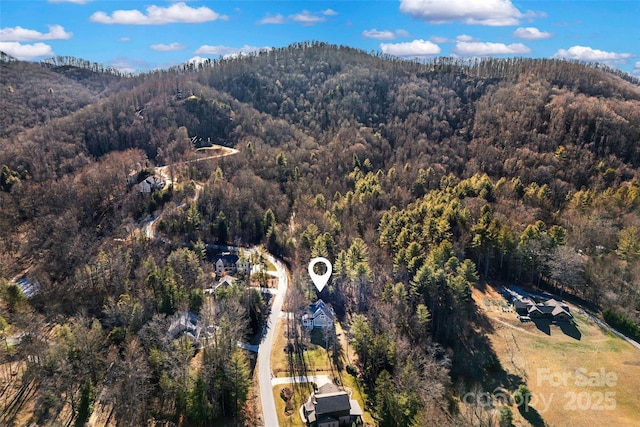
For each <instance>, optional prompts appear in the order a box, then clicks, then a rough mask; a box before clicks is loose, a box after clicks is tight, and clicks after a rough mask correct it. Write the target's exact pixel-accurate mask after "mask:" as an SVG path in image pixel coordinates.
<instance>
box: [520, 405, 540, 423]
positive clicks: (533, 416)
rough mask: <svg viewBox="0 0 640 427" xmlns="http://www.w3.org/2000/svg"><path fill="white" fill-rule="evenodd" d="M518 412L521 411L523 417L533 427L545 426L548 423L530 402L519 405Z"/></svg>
mask: <svg viewBox="0 0 640 427" xmlns="http://www.w3.org/2000/svg"><path fill="white" fill-rule="evenodd" d="M518 412H520V415H522V418H524V419H525V420H527V421H528V422H529V424H531V425H532V426H533V427H545V426H546V425H547V424H546V423H545V422H544V419H542V416H541V415H540V413H539V412H538V411H537V409H536V408H534V407H533V406H531V405H529V404H523V405H520V406H518Z"/></svg>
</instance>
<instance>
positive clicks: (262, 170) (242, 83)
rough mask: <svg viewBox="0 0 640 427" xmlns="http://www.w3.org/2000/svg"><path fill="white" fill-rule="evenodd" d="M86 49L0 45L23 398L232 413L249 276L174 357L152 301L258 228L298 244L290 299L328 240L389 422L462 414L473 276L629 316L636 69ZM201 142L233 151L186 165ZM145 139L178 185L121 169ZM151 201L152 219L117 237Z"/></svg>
mask: <svg viewBox="0 0 640 427" xmlns="http://www.w3.org/2000/svg"><path fill="white" fill-rule="evenodd" d="M83 64H84V63H83V62H82V61H78V62H77V63H74V65H67V64H66V63H65V65H63V66H60V65H59V64H51V63H49V64H28V63H23V62H3V63H0V67H1V73H0V90H1V91H2V96H0V106H1V108H2V110H1V114H0V117H1V119H0V120H1V126H0V165H1V166H0V167H1V168H2V171H1V176H0V190H1V191H0V278H1V279H2V282H3V287H4V296H3V304H2V306H0V310H2V311H1V314H2V318H3V319H4V320H5V322H3V323H2V324H3V325H5V324H6V325H7V326H3V330H4V331H7V332H3V337H4V338H5V339H6V337H8V336H10V332H8V331H10V330H12V329H13V330H14V331H21V332H24V331H29V332H28V333H29V336H30V337H32V338H31V339H30V340H28V341H29V342H28V343H26V344H22V345H20V346H17V347H16V348H15V350H14V351H11V352H5V353H3V357H5V358H6V359H5V360H13V361H15V362H16V363H17V361H19V360H22V361H24V362H25V365H24V366H23V367H22V369H24V376H25V377H26V378H38V382H37V387H36V389H37V392H34V393H35V397H34V399H35V401H36V402H37V404H36V408H38V410H37V411H35V413H34V415H33V421H34V422H39V423H42V422H44V420H47V419H50V418H51V417H54V416H55V414H56V413H59V412H60V411H61V410H62V409H61V408H64V407H71V408H73V414H74V416H76V418H77V419H79V420H82V419H83V418H82V417H86V416H88V415H84V414H86V412H82V411H84V410H85V409H84V408H85V407H84V406H82V405H83V404H84V403H83V402H85V400H87V399H88V401H91V402H93V400H95V399H97V395H96V392H99V393H100V394H101V395H102V397H103V398H104V399H107V397H109V398H110V399H111V402H112V403H115V404H116V408H117V410H116V413H115V415H114V416H115V417H116V418H117V419H118V420H120V422H122V423H126V421H123V420H136V421H135V422H136V423H142V422H143V421H144V420H147V419H150V418H152V417H155V418H156V419H171V420H173V421H175V422H182V423H185V424H188V423H189V422H191V423H192V424H193V425H206V423H207V422H210V421H211V420H213V419H219V418H221V417H240V416H241V415H242V414H240V411H238V410H237V409H230V408H232V405H231V404H230V402H231V401H232V400H233V399H236V398H238V396H237V395H236V394H235V393H236V392H237V389H235V388H234V387H233V385H234V384H232V383H231V380H230V379H229V378H228V377H227V376H225V375H226V374H225V373H228V372H229V366H230V365H229V364H230V363H231V361H230V358H229V357H225V355H227V356H228V355H229V354H232V353H233V354H234V355H236V352H234V351H233V350H232V349H229V348H226V347H224V345H227V344H228V343H229V342H231V343H235V342H236V341H237V340H238V339H241V338H243V337H245V336H247V335H250V334H251V333H253V332H255V331H256V330H257V329H258V327H259V326H258V325H257V324H256V321H257V319H258V320H259V315H258V314H257V313H260V312H261V310H264V309H265V308H264V302H263V301H261V300H259V298H258V297H257V296H256V295H253V294H251V293H250V292H249V293H247V292H244V293H243V292H241V291H238V292H235V293H234V292H229V295H227V296H226V299H225V300H224V301H222V302H220V304H219V306H218V308H217V309H216V310H217V311H216V314H215V316H214V317H215V322H217V323H216V324H220V325H228V326H229V327H228V328H226V329H224V331H225V332H224V334H221V335H224V336H223V337H221V339H220V342H219V343H216V344H215V345H213V346H212V348H213V349H214V350H211V351H205V352H204V356H203V357H205V358H207V359H206V360H208V361H210V362H211V363H209V364H208V365H207V366H209V368H208V369H206V370H197V372H198V373H197V374H194V375H190V376H188V375H187V374H186V371H184V370H186V368H185V366H184V360H187V361H188V360H190V358H191V356H193V354H192V353H193V351H194V350H193V349H192V348H190V347H189V346H187V345H185V344H184V343H181V342H180V343H179V342H178V341H176V342H175V343H166V342H164V341H163V340H162V339H161V335H162V332H161V331H162V330H163V328H164V327H165V325H166V322H168V321H169V320H168V319H170V316H172V315H174V313H176V312H178V311H180V310H181V309H185V308H187V307H190V308H191V309H192V310H196V311H197V310H200V308H201V307H200V305H198V301H199V298H200V297H201V294H199V290H200V289H201V288H202V286H203V281H204V280H205V279H204V278H203V277H205V276H207V273H209V272H210V271H212V270H211V269H212V267H211V266H210V265H208V264H210V263H207V262H206V260H205V257H204V254H203V243H237V244H240V245H252V244H259V243H264V244H265V245H266V247H267V248H268V249H269V251H270V252H272V253H273V254H275V255H277V256H279V257H281V258H283V259H285V260H286V261H287V262H288V264H289V266H290V267H291V269H292V273H293V277H294V279H296V280H295V281H296V282H297V283H296V286H295V287H294V288H298V291H297V293H295V296H296V297H295V298H293V297H292V300H295V301H296V303H295V304H293V305H296V304H297V305H296V306H297V307H302V306H304V305H305V304H306V303H307V301H306V300H305V298H307V297H306V296H305V293H306V290H307V285H306V283H304V279H302V277H304V272H305V271H306V262H308V260H309V258H310V257H311V256H326V257H328V258H329V259H330V260H331V261H332V262H333V265H334V272H335V274H334V278H333V279H332V283H331V286H330V287H329V289H328V290H327V291H326V295H325V296H326V298H328V299H329V300H330V302H332V303H333V304H334V306H335V307H336V310H337V312H338V314H339V315H340V316H341V317H343V318H344V319H345V324H347V325H349V326H350V330H351V332H350V334H351V335H350V336H351V337H352V342H353V346H354V349H355V351H356V353H357V355H358V359H359V362H358V366H357V369H358V371H359V374H360V376H361V378H362V380H363V382H364V385H365V387H366V388H367V389H368V390H370V391H371V393H372V395H373V396H375V400H376V403H377V407H378V408H380V409H379V413H377V414H376V416H377V417H378V420H379V422H380V425H381V426H392V425H393V426H395V425H398V426H407V425H416V426H418V425H428V424H429V423H428V422H426V421H425V420H439V421H438V422H437V423H436V424H437V425H446V423H450V424H451V425H461V424H464V423H465V422H466V420H465V419H464V416H463V414H461V413H459V412H458V410H457V409H456V403H455V402H456V390H455V387H454V386H453V384H455V383H457V382H460V381H464V382H465V383H473V382H474V381H480V380H481V379H482V378H484V377H485V376H486V375H487V370H490V369H491V366H492V365H491V362H492V360H493V359H492V356H491V352H490V350H488V349H487V348H486V342H485V341H484V340H483V337H482V334H481V333H479V332H477V331H478V330H479V329H481V321H480V319H479V318H478V316H477V312H476V310H474V307H473V303H472V302H470V301H469V290H470V289H471V288H472V287H473V286H474V285H475V284H476V283H478V282H479V281H505V282H511V283H513V282H517V283H522V284H525V285H535V286H538V287H542V288H544V289H547V290H552V291H554V292H556V293H558V294H563V295H566V296H568V297H570V298H575V299H577V300H580V301H582V302H583V303H585V304H587V305H589V306H591V307H592V308H593V309H594V310H599V309H600V310H609V311H607V313H609V314H610V316H613V317H614V318H615V319H617V322H618V323H619V324H624V325H626V326H625V328H627V332H628V333H631V334H633V333H636V334H637V333H638V327H637V324H638V321H639V320H640V289H639V284H640V86H639V85H638V82H637V80H635V79H634V78H632V77H630V76H624V75H621V74H620V73H616V72H613V70H610V69H607V68H603V67H598V66H592V65H585V64H577V63H569V62H565V61H561V60H547V59H506V60H497V59H486V60H478V61H474V62H469V63H466V62H465V63H462V62H457V61H455V60H452V59H447V58H441V59H436V60H433V61H427V62H424V63H421V62H412V61H404V60H398V59H394V58H388V57H383V56H376V55H371V54H368V53H366V52H362V51H358V50H355V49H352V48H348V47H342V46H332V45H325V44H322V43H300V44H296V45H292V46H289V47H287V48H281V49H274V50H271V51H269V52H261V53H259V54H255V55H250V56H241V57H236V58H231V59H224V60H217V61H210V62H207V63H205V64H201V65H197V66H196V65H193V64H189V65H184V66H180V67H175V68H172V69H169V70H163V71H155V72H152V73H148V74H143V75H139V76H119V75H114V74H113V73H110V72H106V71H105V70H94V69H92V68H91V67H87V66H85V65H83ZM83 67H84V68H83ZM210 143H213V144H220V145H225V146H228V147H235V148H236V149H238V150H239V153H238V154H237V155H234V156H229V157H225V158H223V159H219V160H215V161H209V162H197V163H189V164H188V165H187V166H185V165H184V164H182V166H180V165H181V163H180V162H183V161H185V160H189V159H192V158H194V156H195V153H194V145H207V144H210ZM159 165H174V166H173V167H172V168H171V171H172V174H173V173H175V174H176V176H179V179H178V180H177V182H178V184H176V185H175V186H173V187H172V188H171V189H170V190H166V191H163V192H160V193H155V194H154V195H153V196H149V197H143V196H141V195H140V194H139V192H138V191H137V190H136V189H135V188H132V187H131V186H128V185H127V178H128V176H129V175H130V173H131V172H136V173H137V172H141V171H144V170H146V171H150V170H151V168H152V167H153V166H159ZM185 183H186V184H185ZM196 183H197V185H198V186H200V185H201V186H202V189H201V191H199V194H198V197H197V201H196V202H193V200H194V198H193V194H194V193H195V192H196ZM183 202H185V203H186V205H185V206H182V204H183ZM156 209H162V212H163V213H162V217H161V219H160V221H159V222H158V224H157V228H158V232H159V233H160V234H161V236H162V240H155V241H154V240H149V239H146V238H144V237H138V238H132V237H131V236H132V235H133V234H134V233H133V232H134V231H135V230H136V229H137V228H139V227H140V225H139V224H140V223H141V221H142V220H143V219H144V218H145V217H146V216H147V215H150V214H153V213H154V211H155V210H156ZM23 276H24V277H28V278H29V279H31V280H37V281H38V283H39V284H40V288H41V289H40V292H39V293H38V294H37V295H35V296H33V297H32V298H30V299H29V300H28V301H27V300H25V299H24V298H23V297H22V296H21V295H20V293H19V292H17V291H16V289H15V285H10V284H9V283H10V282H11V280H12V279H13V278H16V277H23ZM256 298H258V299H256ZM0 320H1V319H0ZM231 326H233V327H231ZM225 334H226V335H225ZM225 343H226V344H225ZM232 347H233V346H232ZM483 352H486V360H480V361H477V360H476V362H478V365H477V366H481V367H485V368H486V369H484V368H483V369H484V370H483V369H480V370H478V369H475V368H474V367H473V366H471V364H469V357H471V356H470V355H472V354H475V355H477V354H485V353H483ZM34 354H36V355H38V357H37V358H34V357H31V356H33V355H34ZM236 356H237V357H236ZM236 356H234V358H231V359H234V360H233V363H235V364H236V366H237V365H243V363H244V361H242V363H240V362H239V361H238V359H241V358H243V357H244V356H242V355H241V354H237V355H236ZM87 360H89V361H90V363H88V362H87ZM134 361H135V363H139V364H140V366H139V369H137V370H133V369H132V364H133V363H134ZM243 366H244V365H243ZM123 372H124V373H126V372H128V373H129V374H131V372H134V373H135V375H138V376H137V377H136V376H135V375H124V374H123ZM238 381H240V380H238ZM240 382H242V381H240ZM496 385H501V386H512V384H496ZM234 390H235V391H234ZM134 392H135V394H132V393H134ZM389 393H392V394H389ZM105 396H106V397H105ZM133 396H135V399H134V398H133ZM397 396H402V397H403V398H402V399H396V398H397ZM241 397H242V398H243V399H246V397H247V396H246V393H245V394H244V395H243V396H241ZM82 399H85V400H82ZM168 402H170V403H168ZM236 402H237V401H236ZM443 402H446V403H443ZM396 405H400V407H398V406H396ZM203 408H204V409H203ZM56 411H58V412H56ZM242 416H244V420H245V421H244V422H245V423H246V424H247V425H252V423H254V422H255V420H252V419H250V416H249V415H247V414H246V413H244V414H243V415H242ZM84 419H86V418H84ZM14 421H15V420H14Z"/></svg>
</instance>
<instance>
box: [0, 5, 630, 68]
mask: <svg viewBox="0 0 640 427" xmlns="http://www.w3.org/2000/svg"><path fill="white" fill-rule="evenodd" d="M638 22H640V1H639V0H630V1H626V0H608V1H598V0H587V1H582V0H574V1H567V0H551V1H545V0H530V1H516V0H351V1H287V0H279V1H269V0H263V1H248V0H245V1H232V0H224V1H197V0H192V1H169V0H144V1H138V0H128V1H116V0H108V1H107V0H0V50H2V51H4V52H6V53H8V54H10V55H12V56H14V57H17V58H19V59H23V60H40V59H43V58H47V57H51V56H54V55H61V56H75V57H78V58H83V59H87V60H90V61H94V62H100V63H103V64H105V65H109V66H112V67H115V68H118V69H121V70H123V71H127V72H137V71H145V70H149V69H154V68H164V67H168V66H171V65H175V64H179V63H181V62H185V61H188V60H190V59H198V58H218V57H220V56H227V55H233V54H238V53H239V52H241V53H242V52H250V51H253V50H256V49H262V48H269V47H281V46H286V45H288V44H291V43H293V42H298V41H308V40H318V41H324V42H328V43H335V44H342V45H349V46H354V47H358V48H361V49H364V50H367V51H382V52H384V53H387V54H390V55H396V56H400V57H406V58H414V57H419V58H430V57H434V56H456V57H461V58H473V57H486V56H494V57H510V56H524V57H544V58H570V59H579V60H585V61H596V62H602V63H605V64H607V65H610V66H612V67H617V68H620V69H622V70H624V71H626V72H628V73H631V74H635V75H637V76H640V25H639V24H638Z"/></svg>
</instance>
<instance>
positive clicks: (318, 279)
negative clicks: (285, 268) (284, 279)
mask: <svg viewBox="0 0 640 427" xmlns="http://www.w3.org/2000/svg"><path fill="white" fill-rule="evenodd" d="M319 262H321V263H323V264H324V265H326V266H327V271H326V272H325V273H324V274H316V273H315V272H314V271H313V266H314V265H316V264H317V263H319ZM332 271H333V267H332V266H331V263H330V262H329V260H328V259H326V258H323V257H317V258H314V259H312V260H311V262H310V263H309V276H311V280H313V284H314V285H316V289H317V290H318V292H322V290H323V289H324V287H325V286H326V285H327V282H328V281H329V278H330V277H331V272H332Z"/></svg>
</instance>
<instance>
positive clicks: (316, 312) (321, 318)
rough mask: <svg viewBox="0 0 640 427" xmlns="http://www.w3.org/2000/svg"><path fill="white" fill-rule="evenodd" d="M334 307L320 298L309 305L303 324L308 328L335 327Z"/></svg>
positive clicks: (303, 316) (303, 317)
mask: <svg viewBox="0 0 640 427" xmlns="http://www.w3.org/2000/svg"><path fill="white" fill-rule="evenodd" d="M334 317H335V314H334V312H333V309H332V308H331V307H330V306H328V305H327V304H325V302H324V301H322V300H321V299H319V300H318V301H316V302H314V303H313V304H311V305H310V306H309V308H308V309H307V312H306V313H305V314H304V315H302V326H304V327H305V328H308V329H313V328H321V329H328V328H331V327H333V318H334Z"/></svg>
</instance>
